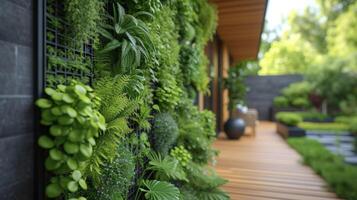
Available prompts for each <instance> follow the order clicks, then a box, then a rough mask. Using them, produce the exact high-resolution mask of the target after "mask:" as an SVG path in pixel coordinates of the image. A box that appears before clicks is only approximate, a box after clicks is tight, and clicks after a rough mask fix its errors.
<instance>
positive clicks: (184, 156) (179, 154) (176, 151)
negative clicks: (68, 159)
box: [170, 145, 192, 167]
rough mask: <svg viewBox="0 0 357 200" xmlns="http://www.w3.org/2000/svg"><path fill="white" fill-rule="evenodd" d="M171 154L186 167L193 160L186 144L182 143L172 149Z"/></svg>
mask: <svg viewBox="0 0 357 200" xmlns="http://www.w3.org/2000/svg"><path fill="white" fill-rule="evenodd" d="M170 155H171V156H172V157H174V158H175V159H176V160H178V161H179V163H180V165H181V166H183V167H185V166H186V165H187V163H189V162H190V161H191V160H192V156H191V154H190V152H188V151H187V150H186V149H185V147H184V146H182V145H180V146H177V147H175V148H173V149H171V152H170Z"/></svg>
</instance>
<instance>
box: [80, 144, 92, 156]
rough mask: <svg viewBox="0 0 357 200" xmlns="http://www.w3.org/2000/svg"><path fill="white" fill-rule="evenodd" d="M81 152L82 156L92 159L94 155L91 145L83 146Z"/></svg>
mask: <svg viewBox="0 0 357 200" xmlns="http://www.w3.org/2000/svg"><path fill="white" fill-rule="evenodd" d="M79 150H80V151H81V153H82V155H83V156H85V157H87V158H89V157H91V155H92V153H93V148H92V145H90V144H81V145H80V147H79Z"/></svg>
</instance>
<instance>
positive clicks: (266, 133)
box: [214, 122, 337, 200]
mask: <svg viewBox="0 0 357 200" xmlns="http://www.w3.org/2000/svg"><path fill="white" fill-rule="evenodd" d="M214 146H215V147H216V148H217V149H218V150H219V151H220V154H219V157H218V163H217V166H216V169H217V172H218V173H219V174H220V175H221V176H223V177H224V178H226V179H228V180H229V183H227V184H226V185H224V187H223V189H224V190H225V191H227V192H228V193H230V195H231V197H232V200H274V199H281V200H282V199H284V200H331V199H337V198H336V195H335V194H334V193H332V192H329V191H328V189H327V187H326V184H325V182H324V181H323V180H322V179H321V178H320V177H319V176H318V175H316V174H315V173H314V172H313V171H312V169H310V168H309V167H306V166H303V165H302V164H301V158H300V156H299V155H298V154H297V153H296V152H295V151H294V150H293V149H291V148H290V147H289V146H288V144H287V143H286V142H285V141H284V140H283V139H282V138H281V137H280V136H279V135H278V134H276V133H275V124H274V123H269V122H261V123H260V125H259V126H258V128H257V136H256V137H255V138H254V137H249V136H245V137H242V138H241V139H240V140H239V141H229V140H224V139H219V140H217V141H216V143H215V145H214Z"/></svg>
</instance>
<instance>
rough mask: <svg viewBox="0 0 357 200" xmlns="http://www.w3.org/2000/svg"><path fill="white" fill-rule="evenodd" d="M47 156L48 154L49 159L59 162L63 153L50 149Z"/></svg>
mask: <svg viewBox="0 0 357 200" xmlns="http://www.w3.org/2000/svg"><path fill="white" fill-rule="evenodd" d="M49 154H50V157H51V158H52V159H53V160H57V161H59V160H62V159H63V153H62V152H61V151H60V150H58V149H56V148H54V149H51V150H50V152H49Z"/></svg>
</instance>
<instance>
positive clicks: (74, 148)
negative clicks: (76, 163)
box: [63, 141, 79, 154]
mask: <svg viewBox="0 0 357 200" xmlns="http://www.w3.org/2000/svg"><path fill="white" fill-rule="evenodd" d="M63 148H64V151H65V152H66V153H68V154H75V153H78V151H79V147H78V144H76V143H73V142H68V141H67V142H66V143H64V145H63Z"/></svg>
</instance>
